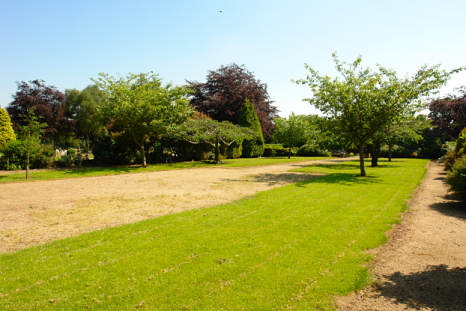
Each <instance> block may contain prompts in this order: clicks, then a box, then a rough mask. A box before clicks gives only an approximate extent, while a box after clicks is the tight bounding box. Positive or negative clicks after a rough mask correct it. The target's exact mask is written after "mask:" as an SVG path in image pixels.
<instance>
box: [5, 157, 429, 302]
mask: <svg viewBox="0 0 466 311" xmlns="http://www.w3.org/2000/svg"><path fill="white" fill-rule="evenodd" d="M426 163H427V161H426V160H401V159H396V160H395V161H394V162H392V163H388V162H381V164H382V167H380V168H375V169H373V168H368V169H367V171H368V175H369V177H367V178H361V177H358V176H357V174H358V172H359V170H358V165H357V162H354V161H351V162H347V163H342V164H337V165H316V166H312V167H306V168H303V169H301V171H306V172H311V173H312V172H325V173H327V174H328V175H327V176H323V177H317V178H313V179H311V180H309V181H306V182H300V183H296V184H292V185H288V186H285V187H281V188H276V189H273V190H269V191H265V192H261V193H259V194H257V195H255V196H252V197H250V198H246V199H242V200H239V201H236V202H234V203H231V204H226V205H221V206H217V207H213V208H207V209H199V210H191V211H187V212H183V213H180V214H173V215H168V216H164V217H160V218H156V219H152V220H147V221H143V222H139V223H136V224H131V225H125V226H121V227H117V228H111V229H106V230H100V231H96V232H92V233H89V234H84V235H81V236H78V237H75V238H69V239H64V240H59V241H55V242H52V243H49V244H46V245H43V246H39V247H34V248H30V249H26V250H22V251H18V252H16V253H11V254H3V255H0V309H2V310H3V309H5V310H31V309H34V310H48V309H56V310H81V309H85V308H89V309H91V310H96V309H104V310H134V309H139V308H140V309H143V310H277V309H287V308H293V309H295V310H332V309H333V308H334V306H333V297H334V296H335V295H342V294H346V293H349V292H351V291H353V290H355V289H357V288H360V287H362V286H364V285H365V284H367V283H368V282H369V281H370V277H369V273H368V271H367V270H366V269H365V268H364V264H365V263H366V262H367V261H368V260H370V258H371V257H370V256H369V255H368V254H367V253H366V252H365V250H366V249H369V248H373V247H375V246H377V245H380V244H381V243H383V242H384V241H385V240H386V238H385V234H384V232H385V231H387V230H388V229H389V228H390V227H391V225H392V224H393V223H396V222H397V221H398V220H399V217H400V212H401V211H402V210H403V209H405V207H406V200H407V199H408V198H409V196H410V194H411V193H412V191H413V190H414V189H415V187H416V186H417V185H418V183H419V182H420V180H421V178H422V176H423V175H424V172H425V166H426Z"/></svg>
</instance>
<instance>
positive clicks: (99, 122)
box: [2, 64, 276, 168]
mask: <svg viewBox="0 0 466 311" xmlns="http://www.w3.org/2000/svg"><path fill="white" fill-rule="evenodd" d="M212 79H220V81H221V82H218V83H213V82H212ZM93 81H94V84H93V85H90V86H88V87H86V88H85V89H83V90H81V91H79V90H76V89H71V90H66V91H65V93H64V94H63V93H61V92H60V91H59V90H57V89H56V88H55V87H52V86H48V85H46V84H45V82H44V81H40V80H34V81H30V82H29V83H27V82H21V83H18V91H17V92H16V94H15V95H14V100H13V101H12V102H11V103H10V105H9V106H8V108H7V110H8V112H9V115H10V116H11V120H12V123H13V127H14V129H15V130H16V131H17V132H18V131H19V130H20V128H21V127H22V126H32V123H31V119H30V118H29V117H28V116H30V115H33V116H34V117H35V118H36V120H39V121H40V122H41V124H42V125H43V126H42V128H41V130H40V131H39V132H38V135H36V136H38V137H40V138H41V141H42V143H43V144H44V145H48V146H53V147H54V148H58V147H61V148H68V147H83V149H84V150H85V151H86V152H89V151H91V150H92V153H93V154H94V156H95V158H96V160H98V161H99V162H100V163H101V164H102V163H103V164H109V163H112V164H115V163H132V162H134V161H136V158H139V159H140V160H139V161H140V163H141V164H142V165H144V166H146V165H147V163H148V161H152V162H161V161H164V160H167V158H168V157H170V158H172V159H173V158H174V159H175V160H176V159H184V160H191V159H200V158H205V157H207V156H208V154H209V153H210V151H211V149H212V147H211V146H212V144H213V145H214V147H215V148H213V149H214V152H213V153H214V155H215V156H214V158H215V161H216V162H219V161H220V157H221V155H223V156H229V157H239V156H244V157H256V156H260V155H261V154H262V152H263V148H264V137H263V136H264V135H263V130H262V129H264V130H265V131H266V133H271V131H272V128H271V126H272V122H271V120H273V117H274V116H275V113H276V108H275V107H273V106H272V105H271V101H270V100H269V97H268V94H267V89H266V85H265V84H263V83H261V82H260V81H258V80H256V79H255V78H254V75H253V74H252V73H251V72H249V71H247V70H246V69H245V68H244V67H243V66H238V65H236V64H233V65H230V66H222V67H221V68H220V69H219V70H218V71H212V72H209V74H208V76H207V82H206V83H198V82H189V83H188V85H186V86H173V85H171V84H166V85H164V84H163V83H162V80H161V79H160V78H159V77H158V75H156V74H154V73H152V72H150V73H146V74H129V75H128V76H126V77H119V78H116V77H113V76H110V75H107V74H100V75H99V76H98V78H97V79H94V80H93ZM214 84H215V87H216V89H215V90H214V89H213V87H214ZM220 99H221V100H220ZM219 111H226V112H228V113H226V114H223V115H222V114H221V113H219ZM203 112H204V113H203ZM7 116H8V115H7ZM21 140H23V138H22V137H21ZM4 145H5V146H3V147H2V149H3V154H4V155H5V154H6V157H5V156H4V157H3V160H10V159H11V158H13V157H12V155H11V154H12V153H14V152H13V150H5V148H7V146H6V145H7V143H6V142H5V144H4ZM51 148H52V147H50V148H49V149H51ZM7 149H8V148H7ZM10 149H14V148H10ZM7 158H8V159H7ZM10 167H13V168H17V167H16V166H10Z"/></svg>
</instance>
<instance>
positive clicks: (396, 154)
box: [380, 145, 417, 158]
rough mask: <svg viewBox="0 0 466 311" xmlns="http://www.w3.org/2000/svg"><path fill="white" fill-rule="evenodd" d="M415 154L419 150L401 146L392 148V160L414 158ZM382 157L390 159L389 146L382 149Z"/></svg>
mask: <svg viewBox="0 0 466 311" xmlns="http://www.w3.org/2000/svg"><path fill="white" fill-rule="evenodd" d="M413 153H417V150H416V149H413V148H407V147H405V146H400V145H393V146H392V158H412V157H413ZM380 157H382V158H388V146H383V147H382V148H381V149H380Z"/></svg>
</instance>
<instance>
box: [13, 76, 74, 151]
mask: <svg viewBox="0 0 466 311" xmlns="http://www.w3.org/2000/svg"><path fill="white" fill-rule="evenodd" d="M31 109H32V110H31ZM7 110H8V113H9V114H10V117H11V120H12V122H13V127H14V128H15V129H18V128H19V127H20V126H21V125H25V124H27V123H28V120H27V118H26V117H25V116H26V115H28V111H34V114H35V115H36V116H37V118H38V119H39V120H40V122H44V123H46V124H47V127H46V128H45V129H44V138H45V139H46V140H48V141H50V142H53V143H59V141H60V135H62V134H64V133H65V132H67V131H70V130H72V127H73V122H72V121H71V120H69V119H68V118H66V117H65V95H64V94H63V93H62V92H60V91H59V90H57V89H56V88H55V87H54V86H50V85H47V84H45V81H43V80H32V81H29V82H25V81H21V82H18V91H17V92H16V93H15V95H14V96H13V101H12V102H11V103H10V105H9V106H8V108H7Z"/></svg>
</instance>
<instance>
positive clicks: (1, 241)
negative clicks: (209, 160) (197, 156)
mask: <svg viewBox="0 0 466 311" xmlns="http://www.w3.org/2000/svg"><path fill="white" fill-rule="evenodd" d="M337 161H341V160H323V161H310V162H299V163H291V164H280V165H267V166H256V167H245V168H221V167H217V168H194V169H180V170H171V171H162V172H148V173H135V174H123V175H113V176H100V177H85V178H74V179H61V180H52V181H37V182H27V183H26V182H24V183H9V184H0V252H11V251H14V250H18V249H21V248H25V247H29V246H33V245H38V244H42V243H45V242H49V241H52V240H55V239H59V238H63V237H70V236H75V235H78V234H80V233H84V232H89V231H93V230H96V229H101V228H106V227H112V226H117V225H121V224H126V223H131V222H136V221H140V220H143V219H148V218H153V217H157V216H161V215H165V214H169V213H177V212H181V211H184V210H189V209H194V208H202V207H209V206H213V205H217V204H221V203H227V202H231V201H234V200H237V199H239V198H242V197H245V196H250V195H253V194H255V193H256V192H259V191H263V190H267V189H271V188H274V187H277V186H280V185H284V184H287V183H291V182H296V181H300V180H304V179H309V178H310V177H312V176H311V175H309V174H304V173H290V172H288V171H289V170H290V169H293V168H297V167H301V166H305V165H309V164H311V163H312V164H316V163H328V162H337Z"/></svg>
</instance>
